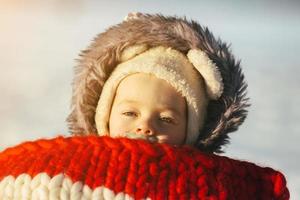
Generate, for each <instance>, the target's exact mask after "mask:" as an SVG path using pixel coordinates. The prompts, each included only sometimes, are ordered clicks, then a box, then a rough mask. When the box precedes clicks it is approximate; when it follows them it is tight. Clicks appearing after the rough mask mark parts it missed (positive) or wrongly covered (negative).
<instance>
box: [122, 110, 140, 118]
mask: <svg viewBox="0 0 300 200" xmlns="http://www.w3.org/2000/svg"><path fill="white" fill-rule="evenodd" d="M122 115H125V116H127V117H136V116H137V113H135V112H132V111H128V112H123V113H122Z"/></svg>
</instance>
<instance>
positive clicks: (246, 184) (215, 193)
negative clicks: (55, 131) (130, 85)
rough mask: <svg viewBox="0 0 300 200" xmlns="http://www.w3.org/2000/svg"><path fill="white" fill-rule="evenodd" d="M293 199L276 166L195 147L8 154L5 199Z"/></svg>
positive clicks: (91, 144)
mask: <svg viewBox="0 0 300 200" xmlns="http://www.w3.org/2000/svg"><path fill="white" fill-rule="evenodd" d="M23 198H28V199H211V200H212V199H230V200H231V199H239V200H241V199H243V200H245V199H251V200H253V199H282V200H286V199H289V192H288V189H287V187H286V181H285V178H284V176H283V175H282V174H281V173H280V172H278V171H275V170H273V169H271V168H262V167H259V166H256V165H255V164H252V163H249V162H244V161H237V160H233V159H230V158H227V157H224V156H217V155H212V154H204V153H202V152H200V151H199V150H196V149H194V148H191V147H186V146H184V147H172V146H170V145H167V144H151V143H148V142H146V141H142V140H131V139H126V138H117V139H113V138H109V137H96V136H76V137H68V138H64V137H57V138H54V139H50V140H46V139H41V140H37V141H34V142H25V143H22V144H20V145H18V146H15V147H12V148H8V149H6V150H5V151H3V152H1V153H0V199H23Z"/></svg>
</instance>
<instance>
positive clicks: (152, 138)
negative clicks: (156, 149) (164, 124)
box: [124, 133, 158, 142]
mask: <svg viewBox="0 0 300 200" xmlns="http://www.w3.org/2000/svg"><path fill="white" fill-rule="evenodd" d="M124 136H125V137H127V138H130V139H142V140H148V141H149V142H157V141H158V140H157V137H155V136H147V135H143V134H135V133H125V134H124Z"/></svg>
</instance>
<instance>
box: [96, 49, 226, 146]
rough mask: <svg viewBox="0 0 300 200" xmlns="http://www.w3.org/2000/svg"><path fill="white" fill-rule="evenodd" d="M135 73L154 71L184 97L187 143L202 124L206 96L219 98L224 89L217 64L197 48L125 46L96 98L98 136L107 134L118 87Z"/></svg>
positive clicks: (192, 139)
mask: <svg viewBox="0 0 300 200" xmlns="http://www.w3.org/2000/svg"><path fill="white" fill-rule="evenodd" d="M134 73H149V74H153V75H155V76H156V77H157V78H160V79H163V80H165V81H167V82H168V83H169V84H170V85H171V86H173V88H175V90H176V91H177V92H179V93H180V94H181V95H182V96H183V97H185V99H186V102H187V110H188V119H187V138H186V144H193V143H194V142H195V141H196V139H197V137H198V135H199V130H201V128H202V126H203V122H204V118H205V115H206V107H207V103H208V101H209V99H218V98H219V97H220V96H221V94H222V92H223V83H222V78H221V75H220V72H219V71H218V69H217V67H216V65H215V64H214V63H212V61H211V60H210V59H209V58H208V56H207V55H206V54H205V53H204V52H202V51H201V50H199V49H192V50H190V51H189V52H188V54H187V56H185V55H184V54H183V53H181V52H179V51H177V50H175V49H172V48H170V47H163V46H158V47H153V48H150V49H148V47H147V46H146V45H134V46H130V47H128V48H126V49H125V50H124V51H123V52H122V54H121V63H120V64H119V65H118V66H116V68H115V70H114V71H113V72H112V74H111V75H110V77H109V78H108V80H107V81H106V82H105V84H104V87H103V90H102V92H101V96H100V99H99V101H98V106H97V109H96V115H95V122H96V127H97V130H98V133H99V135H109V131H108V121H109V117H110V112H111V107H112V104H113V100H114V97H115V93H116V90H117V87H118V85H119V84H120V82H121V81H122V80H123V79H124V78H125V77H127V76H129V75H131V74H134Z"/></svg>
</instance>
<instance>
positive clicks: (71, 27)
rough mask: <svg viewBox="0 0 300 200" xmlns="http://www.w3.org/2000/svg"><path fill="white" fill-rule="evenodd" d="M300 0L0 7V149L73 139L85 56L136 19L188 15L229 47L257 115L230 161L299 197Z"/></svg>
mask: <svg viewBox="0 0 300 200" xmlns="http://www.w3.org/2000/svg"><path fill="white" fill-rule="evenodd" d="M298 2H299V1H279V0H277V1H258V0H256V1H237V0H236V1H234V0H231V1H179V0H178V1H158V0H154V1H138V0H134V1H129V0H123V1H113V2H111V1H96V0H94V1H80V0H72V1H71V0H67V1H59V0H51V1H50V0H49V1H33V0H29V1H17V0H10V1H9V0H0V24H1V26H0V36H1V37H0V47H1V48H0V55H1V56H0V67H1V74H0V94H1V98H0V112H1V116H0V150H3V149H4V148H6V147H8V146H11V145H15V144H18V143H20V142H22V141H25V140H34V139H38V138H41V137H47V138H50V137H54V136H56V135H58V134H63V135H67V134H68V131H67V127H66V123H65V122H64V120H65V118H66V117H67V115H68V113H69V104H70V98H71V81H72V76H73V66H75V64H76V62H75V59H76V58H78V54H79V52H80V50H82V49H84V48H86V47H87V46H88V45H89V43H90V41H91V40H92V39H93V38H94V37H95V36H96V35H97V34H98V33H100V32H102V31H104V30H105V29H107V28H108V27H109V26H110V25H113V24H116V23H119V22H121V21H122V20H123V18H124V17H125V16H126V15H127V13H128V12H131V11H140V12H148V13H162V14H166V15H178V16H183V15H185V16H186V17H188V18H192V19H194V20H197V21H198V22H199V23H200V24H202V25H205V26H208V27H209V28H210V30H211V31H212V32H213V33H214V34H215V36H217V37H220V38H221V39H222V40H223V41H226V42H228V43H230V44H231V47H232V50H233V53H234V54H235V55H236V57H237V58H239V59H241V61H242V67H243V70H244V73H245V76H246V80H247V82H248V84H249V93H248V94H249V96H250V99H251V101H250V102H251V104H252V106H251V108H250V111H249V116H248V118H247V119H246V121H245V123H244V124H243V125H242V126H241V128H240V129H239V130H238V131H237V132H235V133H232V134H231V136H232V139H231V144H230V145H228V146H227V147H226V148H225V150H226V153H225V155H227V156H229V157H232V158H236V159H241V160H248V161H251V162H255V163H257V164H260V165H262V166H270V167H273V168H275V169H277V170H280V171H282V172H283V173H284V174H285V176H286V178H287V181H288V187H289V189H290V192H291V199H300V161H299V158H300V147H299V145H298V142H299V141H300V140H299V139H300V136H299V132H300V131H299V130H300V123H299V122H298V120H299V119H300V90H299V87H300V77H299V74H300V69H299V64H300V62H299V60H298V58H299V53H300V51H299V46H300V14H299V13H300V12H299V10H300V3H298Z"/></svg>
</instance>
